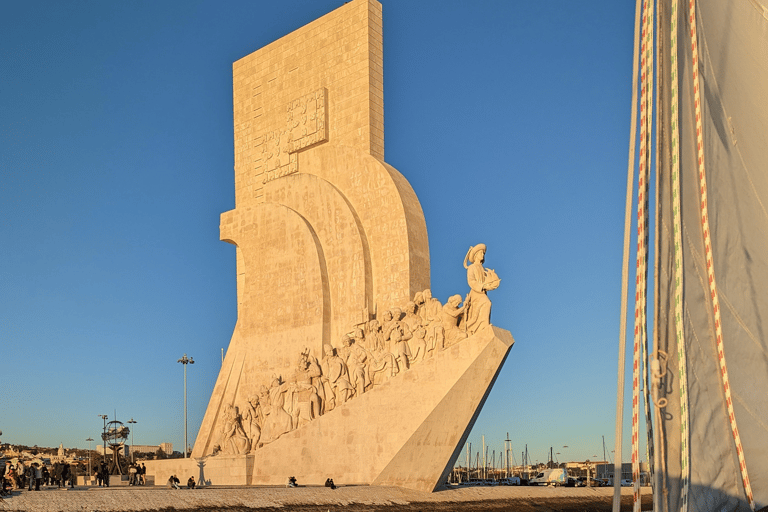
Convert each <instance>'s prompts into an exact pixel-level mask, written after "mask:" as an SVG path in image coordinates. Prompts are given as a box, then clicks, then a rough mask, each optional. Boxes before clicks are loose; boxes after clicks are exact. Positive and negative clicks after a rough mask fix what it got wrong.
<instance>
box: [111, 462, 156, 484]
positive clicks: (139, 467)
mask: <svg viewBox="0 0 768 512" xmlns="http://www.w3.org/2000/svg"><path fill="white" fill-rule="evenodd" d="M146 474H147V467H146V466H145V465H144V464H136V463H134V462H131V463H130V464H129V465H128V485H147V479H146V476H145V475H146ZM107 485H109V484H107Z"/></svg>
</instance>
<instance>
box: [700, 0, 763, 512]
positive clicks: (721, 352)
mask: <svg viewBox="0 0 768 512" xmlns="http://www.w3.org/2000/svg"><path fill="white" fill-rule="evenodd" d="M688 9H689V10H688V12H689V17H690V23H691V54H692V66H691V67H692V69H693V98H694V105H695V108H696V146H697V148H698V164H699V197H700V204H701V228H702V230H703V233H704V250H705V256H706V259H707V274H708V277H709V291H710V295H711V298H712V311H713V313H714V317H715V336H716V345H717V355H718V359H719V362H720V373H721V377H722V382H723V390H724V391H725V404H726V406H727V408H728V419H729V420H730V423H731V433H732V434H733V440H734V442H735V443H736V453H737V454H738V457H739V468H740V469H741V481H742V485H743V486H744V492H745V493H746V495H747V501H748V502H749V507H750V508H751V509H752V510H755V499H754V497H753V495H752V485H751V484H750V483H749V474H748V472H747V462H746V460H745V459H744V449H743V447H742V445H741V436H740V435H739V428H738V426H737V425H736V416H735V414H734V411H733V400H732V399H731V385H730V380H729V379H728V367H727V365H726V363H725V348H724V346H723V330H722V325H721V320H720V303H719V300H718V297H717V282H716V281H715V266H714V261H713V257H712V252H713V251H712V239H711V237H710V231H709V212H708V208H707V176H706V170H705V166H704V140H703V136H702V121H701V93H700V91H701V89H700V82H699V49H698V38H697V34H696V0H689V8H688Z"/></svg>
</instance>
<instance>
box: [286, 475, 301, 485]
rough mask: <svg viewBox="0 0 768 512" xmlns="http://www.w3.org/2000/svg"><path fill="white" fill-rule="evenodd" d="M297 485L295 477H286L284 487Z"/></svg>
mask: <svg viewBox="0 0 768 512" xmlns="http://www.w3.org/2000/svg"><path fill="white" fill-rule="evenodd" d="M298 486H299V485H298V484H297V483H296V477H295V476H290V477H288V484H287V485H286V487H298Z"/></svg>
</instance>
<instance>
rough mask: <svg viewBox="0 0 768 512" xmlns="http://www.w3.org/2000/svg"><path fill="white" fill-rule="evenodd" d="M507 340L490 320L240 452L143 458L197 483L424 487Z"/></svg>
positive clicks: (433, 479) (481, 396) (459, 441)
mask: <svg viewBox="0 0 768 512" xmlns="http://www.w3.org/2000/svg"><path fill="white" fill-rule="evenodd" d="M513 344H514V339H513V338H512V335H511V334H510V333H509V331H506V330H504V329H500V328H498V327H489V328H487V329H484V330H482V331H481V332H478V333H477V334H475V335H474V336H472V337H470V338H467V339H465V340H463V341H461V342H459V343H456V344H455V345H452V346H450V347H448V348H446V349H444V350H438V351H436V352H435V353H434V355H432V356H431V357H429V358H427V359H425V360H424V361H421V362H418V363H416V364H414V365H412V366H411V368H410V369H409V370H407V371H404V372H402V373H400V374H398V375H397V376H395V377H392V378H391V379H389V380H388V381H386V382H384V383H382V384H378V385H376V386H375V387H374V388H373V389H371V390H370V391H368V392H366V393H364V394H363V395H361V396H358V397H355V398H354V399H353V400H350V401H349V402H347V403H345V404H343V405H341V406H338V407H337V408H336V409H334V410H332V411H330V412H328V413H326V414H325V415H323V416H321V417H319V418H316V419H315V420H313V421H312V422H310V423H308V424H306V425H304V426H302V427H300V428H298V429H297V430H294V431H292V432H289V433H287V434H284V435H283V436H282V437H280V438H279V439H278V440H277V441H274V442H272V443H270V444H267V445H265V446H262V447H261V448H258V449H256V450H253V451H252V452H251V453H250V454H248V455H240V456H231V455H230V456H228V455H216V456H208V457H202V458H199V459H171V460H161V461H150V462H148V463H147V464H146V465H147V473H148V475H151V476H153V477H154V481H155V482H156V484H158V485H164V484H165V482H166V481H167V480H168V477H169V476H170V475H171V474H175V475H176V476H177V477H178V478H179V479H180V480H181V481H182V483H184V482H186V480H187V479H188V478H189V477H190V476H192V475H194V476H195V478H196V480H197V481H198V482H199V483H201V484H205V485H284V484H285V483H286V482H287V479H288V477H289V476H295V477H296V478H297V479H298V481H299V483H301V484H308V485H323V483H324V482H325V480H326V479H327V478H333V479H334V482H335V483H337V484H373V485H396V486H400V487H406V488H411V489H417V490H422V491H427V492H431V491H434V490H435V489H437V488H438V487H440V486H441V485H442V484H443V483H444V482H445V481H446V479H447V476H448V473H449V472H450V470H451V466H452V464H453V463H454V461H455V460H456V457H457V456H458V453H459V451H460V450H461V448H462V447H463V445H464V443H465V442H466V439H467V437H468V436H469V432H470V430H471V429H472V426H473V424H474V422H475V420H476V419H477V416H478V415H479V414H480V410H481V408H482V405H483V403H484V402H485V399H486V398H487V396H488V393H489V392H490V389H491V387H492V385H493V382H494V381H495V379H496V376H497V375H498V372H499V370H500V369H501V367H502V365H503V363H504V360H505V359H506V357H507V354H508V353H509V350H510V348H511V347H512V345H513Z"/></svg>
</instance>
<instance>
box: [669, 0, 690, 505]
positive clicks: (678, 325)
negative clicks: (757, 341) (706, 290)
mask: <svg viewBox="0 0 768 512" xmlns="http://www.w3.org/2000/svg"><path fill="white" fill-rule="evenodd" d="M670 33H671V36H672V37H671V41H670V42H671V46H672V48H671V68H672V69H671V72H670V73H671V74H670V78H671V81H672V83H671V90H670V91H671V98H670V99H671V101H670V103H671V106H670V110H671V112H670V120H671V126H670V128H671V130H672V162H671V163H672V219H673V230H674V261H675V269H674V270H675V338H676V341H677V360H678V363H677V366H678V381H679V382H680V473H681V474H680V480H681V482H680V484H681V485H680V512H687V511H688V499H689V492H690V481H691V453H690V446H689V437H690V435H689V431H688V426H689V419H690V416H689V409H688V372H687V366H688V358H687V355H686V347H685V335H684V323H683V279H684V276H683V238H682V229H683V223H682V217H681V211H680V127H679V125H678V119H679V104H678V101H679V98H678V69H679V66H678V61H677V0H673V1H672V18H671V30H670Z"/></svg>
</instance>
